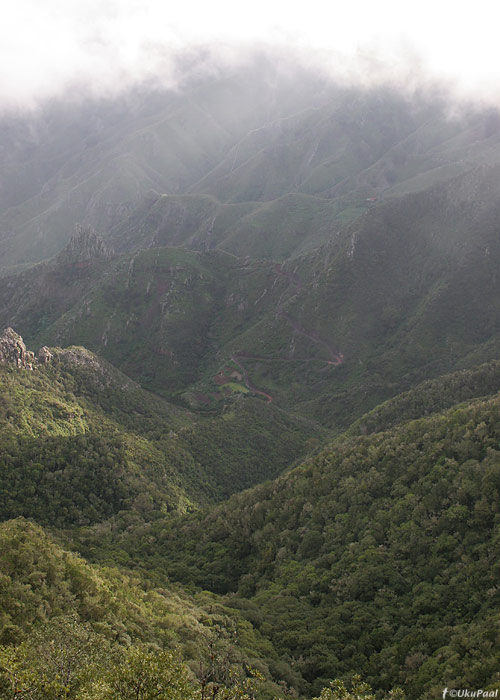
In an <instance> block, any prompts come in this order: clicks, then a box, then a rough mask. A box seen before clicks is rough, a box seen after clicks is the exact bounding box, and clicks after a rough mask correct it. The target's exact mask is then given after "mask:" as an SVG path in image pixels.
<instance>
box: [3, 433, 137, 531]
mask: <svg viewBox="0 0 500 700" xmlns="http://www.w3.org/2000/svg"><path fill="white" fill-rule="evenodd" d="M127 467H128V465H127V459H126V454H125V449H124V445H123V443H122V442H121V441H120V440H119V439H117V438H115V439H113V438H110V437H108V436H100V435H92V434H90V435H88V434H84V435H79V436H74V437H70V438H69V437H45V438H27V439H26V438H25V439H22V438H20V437H17V438H14V437H13V438H12V439H11V440H10V441H8V442H5V441H4V442H3V444H2V452H1V454H0V513H1V517H2V519H3V520H8V519H10V518H14V517H16V516H18V515H24V516H26V517H29V518H34V519H35V520H36V521H37V522H40V523H47V524H50V525H55V526H58V527H65V526H68V525H84V524H89V523H95V522H100V521H102V520H106V519H107V518H109V517H111V516H112V515H115V514H116V513H118V512H119V511H120V510H123V509H126V508H129V507H130V503H129V502H128V501H129V499H130V498H131V496H132V488H131V485H130V484H129V483H127Z"/></svg>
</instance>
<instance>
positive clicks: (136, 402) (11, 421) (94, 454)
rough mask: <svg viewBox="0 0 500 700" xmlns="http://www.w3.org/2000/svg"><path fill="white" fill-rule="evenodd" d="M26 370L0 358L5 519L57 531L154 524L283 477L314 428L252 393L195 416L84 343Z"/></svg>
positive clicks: (0, 458)
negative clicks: (221, 410) (113, 523)
mask: <svg viewBox="0 0 500 700" xmlns="http://www.w3.org/2000/svg"><path fill="white" fill-rule="evenodd" d="M51 352H52V353H53V358H52V359H51V361H50V362H49V363H48V364H46V365H40V364H38V365H35V368H34V369H33V370H32V371H29V370H27V369H22V368H21V369H19V368H16V367H12V366H9V365H2V364H0V378H1V382H0V417H1V419H0V420H1V423H0V425H1V427H0V442H1V447H2V450H1V455H0V464H1V474H0V482H1V487H0V493H1V497H0V502H1V513H2V519H4V520H5V519H9V518H13V517H16V516H18V515H23V516H25V517H28V518H33V519H35V520H36V521H37V522H40V523H43V524H49V525H55V526H58V527H68V526H73V527H74V526H79V525H83V524H89V523H96V522H102V521H104V520H107V519H110V518H112V519H115V520H117V521H118V522H127V519H128V518H132V519H137V518H138V519H139V520H149V519H151V518H154V517H157V515H158V514H160V513H161V512H169V511H177V510H180V511H184V510H186V509H191V508H195V507H197V506H198V505H199V504H200V503H207V502H210V501H213V500H219V499H220V498H222V497H224V496H227V495H229V494H230V493H233V492H234V491H235V490H238V489H243V488H247V487H248V486H251V485H254V484H256V483H258V482H260V481H262V480H265V479H268V478H271V477H274V476H276V475H277V474H279V473H280V472H281V471H282V470H283V469H285V468H287V467H288V466H289V464H290V463H291V462H292V461H293V460H294V459H297V457H298V455H300V454H301V453H302V454H304V453H305V452H306V451H307V450H308V449H311V447H312V446H314V440H311V438H312V435H314V434H315V433H314V432H312V431H311V429H310V427H308V428H307V429H306V427H305V426H304V425H302V424H300V423H299V422H298V421H296V420H295V421H294V420H293V419H292V418H290V417H287V416H284V415H282V414H280V413H279V412H278V411H274V410H273V409H272V408H268V407H267V406H265V405H261V403H260V402H257V401H256V400H252V399H247V400H245V401H244V402H236V404H235V405H234V406H233V407H232V408H230V409H229V410H228V411H226V412H225V414H224V415H223V416H222V417H220V418H210V417H207V418H202V417H200V418H195V417H194V416H193V415H192V414H190V413H187V412H185V411H180V410H179V409H177V408H175V407H173V406H171V405H170V404H168V403H167V402H165V401H164V400H163V399H161V398H159V397H157V396H155V395H153V394H149V393H147V392H145V391H144V390H143V389H141V388H140V387H139V386H138V385H137V384H135V383H134V382H132V381H131V380H130V379H128V378H127V377H125V376H124V375H123V374H121V373H120V372H118V371H117V370H116V369H114V368H113V367H112V366H111V365H108V364H107V363H106V362H104V361H102V360H100V359H98V358H97V357H96V356H94V355H92V353H90V352H88V351H86V350H85V349H83V348H77V347H75V348H69V349H66V350H61V349H56V348H52V349H51Z"/></svg>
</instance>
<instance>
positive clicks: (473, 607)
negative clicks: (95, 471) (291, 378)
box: [119, 375, 500, 699]
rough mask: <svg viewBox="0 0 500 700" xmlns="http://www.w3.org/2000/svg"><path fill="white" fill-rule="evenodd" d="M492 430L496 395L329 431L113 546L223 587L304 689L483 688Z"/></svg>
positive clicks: (491, 624)
mask: <svg viewBox="0 0 500 700" xmlns="http://www.w3.org/2000/svg"><path fill="white" fill-rule="evenodd" d="M470 379H471V382H472V383H473V382H474V381H475V380H474V377H473V375H471V377H470ZM499 440H500V399H499V398H498V396H495V397H494V398H492V399H488V400H484V401H479V402H472V403H470V404H462V405H459V406H457V407H454V408H451V409H450V410H448V411H447V412H445V413H437V414H435V415H434V416H432V417H427V418H421V419H419V420H417V421H412V422H409V423H407V424H406V425H403V426H401V427H396V428H393V429H392V430H390V431H387V432H381V433H376V434H373V435H371V436H367V437H358V438H350V439H347V438H342V439H340V440H338V441H336V442H333V443H332V444H331V445H330V446H329V447H328V448H326V449H325V450H323V451H322V452H320V453H319V454H318V456H317V457H314V458H313V459H311V460H309V461H308V462H306V463H305V464H304V465H303V466H301V467H298V468H296V469H295V470H293V471H291V472H289V473H288V474H286V475H284V476H283V477H280V478H279V479H278V480H277V481H275V482H272V483H270V484H265V485H262V486H258V487H256V488H255V489H254V490H252V491H247V492H245V493H244V494H241V495H236V496H233V497H232V498H231V499H230V500H229V501H227V502H226V503H225V504H223V505H220V506H218V507H217V508H216V509H214V510H210V511H209V512H206V513H203V512H200V513H197V514H196V515H193V516H190V517H189V518H184V519H182V520H180V521H179V520H175V521H173V522H171V523H169V522H167V521H163V522H160V521H158V522H157V523H155V524H153V525H152V526H151V530H150V531H149V532H148V534H147V536H144V537H143V538H142V540H141V539H138V538H137V537H135V536H134V535H132V536H130V537H127V536H125V537H122V538H120V540H119V542H120V544H119V546H120V547H124V548H125V549H127V550H128V551H129V552H130V553H131V554H132V555H133V557H134V558H135V560H136V561H140V562H143V563H145V565H146V566H147V567H154V568H156V569H157V570H160V571H164V572H165V573H168V575H169V577H171V578H172V579H174V580H177V581H179V582H182V583H184V584H186V585H187V584H189V585H191V584H195V585H197V586H202V587H203V588H208V589H209V590H212V591H215V592H217V593H221V594H223V593H226V594H228V595H227V598H226V600H227V601H228V604H230V605H232V606H234V607H235V608H237V609H240V610H241V611H242V612H243V613H244V614H245V615H247V617H248V619H250V620H253V621H254V622H256V624H257V627H258V628H259V629H260V631H261V633H262V634H264V636H266V637H267V638H269V640H270V641H271V642H272V643H273V646H274V647H275V648H276V649H277V651H278V653H280V654H284V655H285V657H286V658H287V659H288V661H289V662H290V663H291V665H292V666H293V668H294V669H295V670H296V671H299V672H300V674H301V675H302V677H303V679H304V681H305V685H304V686H302V687H303V688H304V689H306V688H309V689H310V690H309V692H312V693H313V694H314V693H315V692H319V689H320V688H321V686H322V685H325V683H326V681H327V680H328V679H329V678H332V677H339V676H340V677H342V676H344V675H349V674H350V673H353V672H359V673H361V674H362V676H364V677H365V678H366V679H367V680H368V681H369V682H371V683H372V685H374V686H375V687H376V688H379V689H383V688H385V689H386V690H387V689H389V688H390V687H391V686H394V685H395V684H401V685H402V686H403V687H404V688H405V690H406V691H407V694H408V697H409V698H422V699H423V698H428V697H431V696H432V695H433V694H434V693H437V692H438V691H439V692H441V691H442V688H443V687H451V688H453V687H484V688H486V687H493V688H494V687H496V685H495V684H496V683H498V662H499V659H498V649H499V644H498V641H499V640H498V627H497V624H496V620H497V618H498V614H499V606H500V600H499V598H498V591H497V578H498V571H497V568H498V527H499V518H500V514H499V512H498V489H499V484H500V482H499V466H500V461H499V453H498V445H499ZM151 538H154V541H155V547H154V548H151V547H149V546H148V544H147V541H148V539H151Z"/></svg>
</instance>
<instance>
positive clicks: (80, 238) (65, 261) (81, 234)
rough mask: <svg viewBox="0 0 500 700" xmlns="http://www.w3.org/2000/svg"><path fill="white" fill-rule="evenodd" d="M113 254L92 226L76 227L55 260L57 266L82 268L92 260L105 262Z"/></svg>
mask: <svg viewBox="0 0 500 700" xmlns="http://www.w3.org/2000/svg"><path fill="white" fill-rule="evenodd" d="M112 254H113V251H112V250H111V249H110V248H108V246H107V245H106V243H105V242H104V241H103V240H102V238H100V237H99V236H98V235H97V233H96V232H95V230H94V229H93V228H92V226H81V225H77V226H76V230H75V235H74V236H73V237H72V238H71V240H70V242H69V243H68V245H67V246H66V247H65V248H64V249H63V250H62V251H61V252H60V253H59V255H58V256H57V258H56V263H57V264H58V265H72V266H74V267H82V266H86V265H88V264H89V263H90V262H92V261H94V260H107V259H109V258H110V257H111V256H112Z"/></svg>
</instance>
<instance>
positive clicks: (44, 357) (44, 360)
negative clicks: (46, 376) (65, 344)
mask: <svg viewBox="0 0 500 700" xmlns="http://www.w3.org/2000/svg"><path fill="white" fill-rule="evenodd" d="M53 357H54V355H53V354H52V353H51V352H50V350H49V349H48V347H47V346H46V345H44V346H43V347H42V348H40V350H39V351H38V355H37V358H36V359H37V360H38V362H39V363H40V364H41V365H47V364H48V363H49V362H50V361H51V360H52V358H53Z"/></svg>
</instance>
